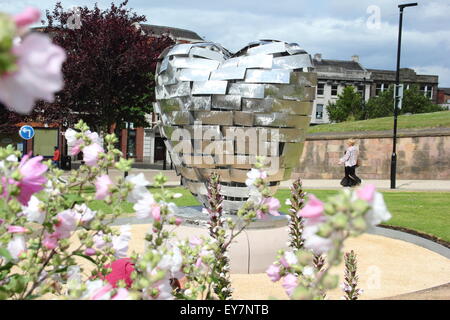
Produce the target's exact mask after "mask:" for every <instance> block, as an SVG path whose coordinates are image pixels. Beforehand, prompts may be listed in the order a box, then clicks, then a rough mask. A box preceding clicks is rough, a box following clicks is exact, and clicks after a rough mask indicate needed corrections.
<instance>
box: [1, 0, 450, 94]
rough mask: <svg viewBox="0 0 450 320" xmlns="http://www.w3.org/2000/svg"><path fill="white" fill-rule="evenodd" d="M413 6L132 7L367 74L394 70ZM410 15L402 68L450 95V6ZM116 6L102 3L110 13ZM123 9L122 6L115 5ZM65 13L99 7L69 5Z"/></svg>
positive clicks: (7, 7) (295, 0) (261, 1)
mask: <svg viewBox="0 0 450 320" xmlns="http://www.w3.org/2000/svg"><path fill="white" fill-rule="evenodd" d="M413 1H414V0H409V1H408V0H404V1H398V0H314V1H313V0H271V1H265V0H226V1H217V0H189V1H187V0H161V1H155V0H129V3H128V7H130V8H133V9H134V11H135V12H136V13H138V14H143V15H145V16H146V17H147V23H150V24H156V25H163V26H170V27H177V28H183V29H188V30H192V31H195V32H196V33H197V34H199V35H200V36H201V37H203V38H205V39H206V40H208V41H213V42H217V43H220V44H222V45H223V46H224V47H226V48H227V49H229V50H231V51H237V50H238V49H240V48H241V47H244V46H245V45H246V44H247V43H248V42H251V41H254V40H258V39H277V40H283V41H287V42H296V43H298V44H300V45H301V46H302V47H303V48H304V49H305V50H306V51H308V52H309V53H310V54H311V55H314V54H315V53H321V54H322V58H323V59H336V60H350V57H351V56H352V55H355V54H356V55H359V57H360V62H361V64H362V65H363V66H364V67H366V68H377V69H389V70H395V67H396V54H397V37H398V20H399V9H398V4H400V3H407V2H413ZM416 1H417V2H418V4H419V5H418V6H417V7H410V8H405V11H404V18H403V34H402V55H401V67H402V68H412V69H414V70H416V72H418V73H420V74H432V75H439V86H440V87H450V0H416ZM111 2H112V0H107V1H103V0H99V1H97V3H98V5H99V7H100V8H108V7H109V5H110V3H111ZM114 2H115V3H116V4H119V3H120V1H114ZM55 3H56V0H53V1H51V0H39V1H37V0H35V1H32V0H24V1H21V0H16V1H14V0H9V1H5V0H0V10H1V11H4V12H7V13H12V14H14V13H18V12H20V11H21V10H23V9H24V8H26V7H28V6H35V7H37V8H39V9H42V11H43V12H44V10H45V9H50V8H53V7H54V4H55ZM61 3H62V5H63V7H64V8H70V7H73V6H88V7H92V6H93V3H94V2H89V1H84V0H83V1H76V0H62V1H61Z"/></svg>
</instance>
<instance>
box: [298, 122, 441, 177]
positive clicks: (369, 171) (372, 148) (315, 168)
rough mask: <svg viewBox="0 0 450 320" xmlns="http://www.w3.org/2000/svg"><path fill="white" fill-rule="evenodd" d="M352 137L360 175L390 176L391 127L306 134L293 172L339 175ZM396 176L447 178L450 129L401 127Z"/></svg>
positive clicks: (307, 175) (305, 174)
mask: <svg viewBox="0 0 450 320" xmlns="http://www.w3.org/2000/svg"><path fill="white" fill-rule="evenodd" d="M349 138H355V139H356V140H357V144H358V145H359V150H360V160H361V161H362V166H361V167H360V168H358V169H357V174H358V176H360V177H361V178H362V179H389V178H390V166H391V155H392V131H373V132H357V133H354V132H349V133H335V134H332V133H317V134H310V135H308V137H307V138H306V142H305V147H304V149H303V154H302V157H301V159H300V166H299V167H298V168H297V169H296V170H295V176H300V177H302V178H304V179H341V178H342V177H343V172H344V169H343V166H342V165H339V164H338V161H339V158H340V157H342V156H343V154H344V151H345V148H346V141H347V139H349ZM397 179H411V180H422V179H423V180H432V179H441V180H447V179H448V180H450V129H449V128H438V129H425V130H400V131H399V132H398V140H397Z"/></svg>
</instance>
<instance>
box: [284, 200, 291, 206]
mask: <svg viewBox="0 0 450 320" xmlns="http://www.w3.org/2000/svg"><path fill="white" fill-rule="evenodd" d="M284 203H285V204H286V205H288V206H290V205H291V204H292V202H291V199H286V201H285V202H284Z"/></svg>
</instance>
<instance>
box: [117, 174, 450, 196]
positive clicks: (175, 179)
mask: <svg viewBox="0 0 450 320" xmlns="http://www.w3.org/2000/svg"><path fill="white" fill-rule="evenodd" d="M109 172H110V175H111V176H113V177H115V176H118V175H119V174H120V172H119V171H117V170H110V171H109ZM140 172H142V173H144V175H145V177H146V178H147V179H148V180H149V181H153V177H154V176H155V175H156V174H158V173H159V172H163V173H164V175H165V176H166V177H167V178H168V185H171V186H174V185H179V184H180V177H179V176H177V175H176V173H175V171H173V170H165V171H160V170H155V169H135V168H133V169H132V170H131V171H130V174H138V173H140ZM339 182H340V180H333V179H329V180H326V179H305V180H303V186H304V187H305V188H306V189H341V188H342V187H341V185H340V184H339ZM291 183H292V180H289V181H284V182H282V183H281V187H285V188H288V187H289V186H290V185H291ZM367 183H373V184H375V186H376V187H377V189H379V190H391V189H390V185H391V184H390V180H363V184H367ZM396 186H397V189H396V190H400V191H449V192H450V180H397V184H396Z"/></svg>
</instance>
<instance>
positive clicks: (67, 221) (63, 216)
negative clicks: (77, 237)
mask: <svg viewBox="0 0 450 320" xmlns="http://www.w3.org/2000/svg"><path fill="white" fill-rule="evenodd" d="M57 218H58V223H57V224H56V225H55V230H56V234H57V237H58V239H63V238H69V237H70V234H71V232H72V231H74V230H75V229H76V228H77V225H78V217H77V214H76V213H75V212H73V211H72V210H65V211H62V212H60V213H58V215H57Z"/></svg>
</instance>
